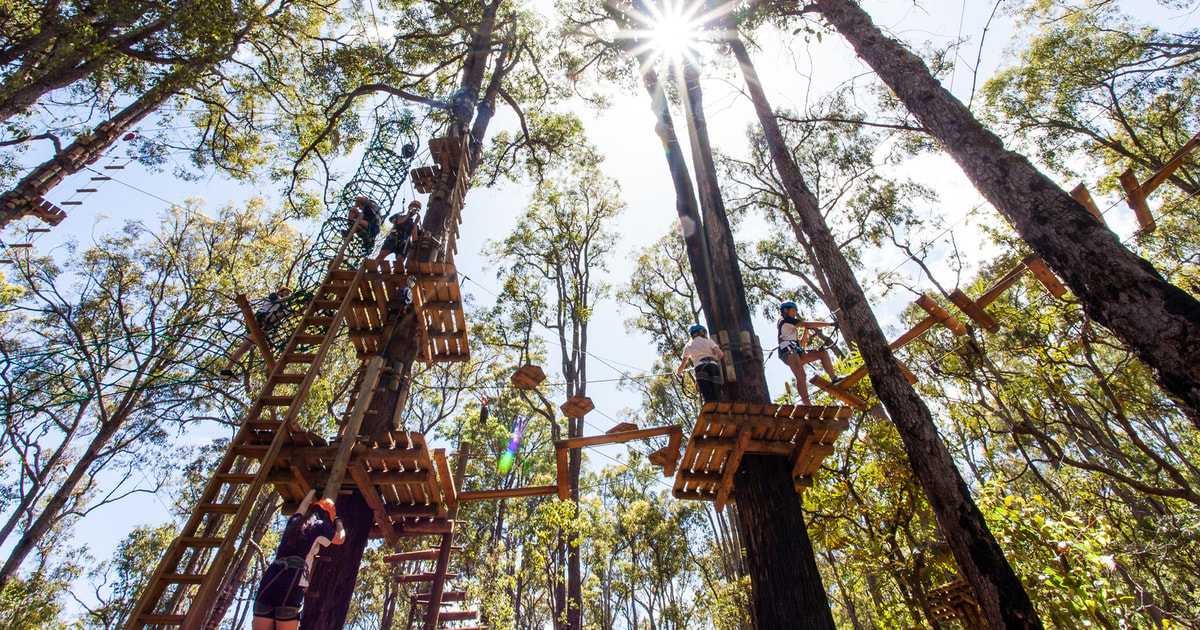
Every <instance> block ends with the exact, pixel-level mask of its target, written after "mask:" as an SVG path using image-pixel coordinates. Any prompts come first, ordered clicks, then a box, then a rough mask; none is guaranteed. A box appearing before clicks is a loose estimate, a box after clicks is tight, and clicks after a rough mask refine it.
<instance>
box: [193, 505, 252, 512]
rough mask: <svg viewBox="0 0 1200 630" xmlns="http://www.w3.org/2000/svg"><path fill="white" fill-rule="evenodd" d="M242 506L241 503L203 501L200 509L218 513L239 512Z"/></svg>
mask: <svg viewBox="0 0 1200 630" xmlns="http://www.w3.org/2000/svg"><path fill="white" fill-rule="evenodd" d="M241 507H242V504H241V503H201V504H200V508H199V510H200V511H201V512H213V513H216V514H237V511H238V509H239V508H241Z"/></svg>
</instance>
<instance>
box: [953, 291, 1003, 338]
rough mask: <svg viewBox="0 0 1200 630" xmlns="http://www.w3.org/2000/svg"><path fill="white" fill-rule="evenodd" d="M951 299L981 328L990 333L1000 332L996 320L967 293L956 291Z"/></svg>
mask: <svg viewBox="0 0 1200 630" xmlns="http://www.w3.org/2000/svg"><path fill="white" fill-rule="evenodd" d="M949 297H950V301H951V302H953V303H954V305H955V306H957V307H958V309H959V310H960V311H962V312H963V313H965V314H966V315H967V317H970V318H971V321H973V322H975V323H976V324H978V325H979V327H980V328H982V329H984V330H986V331H988V332H990V333H995V332H998V331H999V330H1000V324H998V323H996V320H995V319H992V316H991V315H988V312H987V311H985V310H983V309H982V308H980V307H979V305H978V304H976V303H975V302H974V301H973V300H971V298H969V297H967V294H966V293H963V292H962V291H960V290H959V289H955V290H953V291H951V292H950V295H949Z"/></svg>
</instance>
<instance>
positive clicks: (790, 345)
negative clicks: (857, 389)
mask: <svg viewBox="0 0 1200 630" xmlns="http://www.w3.org/2000/svg"><path fill="white" fill-rule="evenodd" d="M779 314H780V318H779V321H778V322H776V323H775V329H776V330H777V331H779V360H780V361H783V362H784V363H786V364H787V366H788V367H789V368H791V369H792V374H793V375H794V376H795V377H796V391H797V392H799V393H800V401H801V402H802V403H803V404H804V405H805V406H807V405H811V404H812V401H810V400H809V399H808V378H807V377H806V376H805V375H804V366H805V365H807V364H809V363H812V362H813V361H820V362H821V367H823V368H825V372H826V373H827V374H829V381H830V382H831V383H832V382H836V381H837V380H838V378H837V375H836V374H834V372H833V361H832V360H830V358H829V352H827V351H825V350H810V349H808V341H809V339H808V335H809V331H810V329H813V328H821V327H824V326H832V325H833V324H832V323H829V322H806V321H804V320H801V319H799V314H800V311H799V309H798V308H797V306H796V303H795V302H784V303H783V304H780V305H779Z"/></svg>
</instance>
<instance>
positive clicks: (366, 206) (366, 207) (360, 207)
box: [347, 196, 383, 253]
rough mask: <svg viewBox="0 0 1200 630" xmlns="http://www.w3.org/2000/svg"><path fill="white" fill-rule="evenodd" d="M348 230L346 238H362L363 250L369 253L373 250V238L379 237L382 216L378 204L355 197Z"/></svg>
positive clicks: (364, 198)
mask: <svg viewBox="0 0 1200 630" xmlns="http://www.w3.org/2000/svg"><path fill="white" fill-rule="evenodd" d="M350 223H351V225H350V230H349V232H347V236H350V235H354V236H360V235H361V236H362V239H363V249H364V250H365V251H366V252H368V253H370V251H371V250H372V249H375V237H377V236H379V230H380V227H381V226H380V224H381V223H383V215H381V214H380V213H379V204H377V203H375V202H374V201H371V200H370V199H367V198H366V197H361V196H360V197H355V198H354V205H353V206H352V207H351V208H350Z"/></svg>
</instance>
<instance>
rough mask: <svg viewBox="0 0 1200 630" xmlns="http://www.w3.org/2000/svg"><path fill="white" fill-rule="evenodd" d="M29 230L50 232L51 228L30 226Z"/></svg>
mask: <svg viewBox="0 0 1200 630" xmlns="http://www.w3.org/2000/svg"><path fill="white" fill-rule="evenodd" d="M27 231H29V232H49V231H50V228H29V229H28V230H27Z"/></svg>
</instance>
